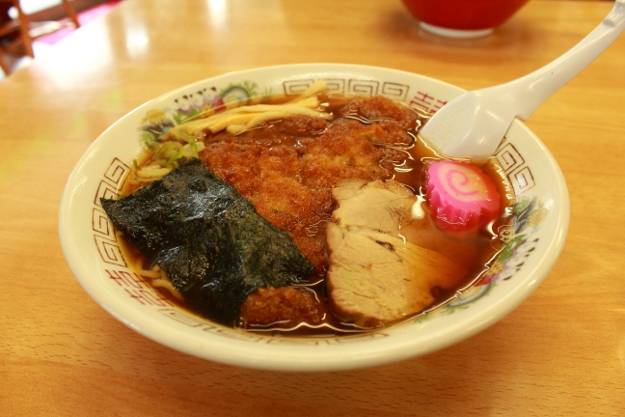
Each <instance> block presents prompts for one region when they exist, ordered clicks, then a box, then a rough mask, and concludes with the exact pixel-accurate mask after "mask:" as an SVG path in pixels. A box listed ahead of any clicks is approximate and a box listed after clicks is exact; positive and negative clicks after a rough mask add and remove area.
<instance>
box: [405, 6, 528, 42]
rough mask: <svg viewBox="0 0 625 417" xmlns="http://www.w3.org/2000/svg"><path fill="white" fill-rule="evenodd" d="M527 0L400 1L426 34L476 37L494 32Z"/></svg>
mask: <svg viewBox="0 0 625 417" xmlns="http://www.w3.org/2000/svg"><path fill="white" fill-rule="evenodd" d="M528 1H529V0H506V1H499V0H471V1H465V0H438V1H429V0H402V2H403V3H404V5H405V6H406V8H407V9H408V11H409V12H410V14H412V16H413V17H414V18H415V19H417V20H418V21H419V25H420V26H421V27H422V28H423V29H425V30H427V31H428V32H432V33H435V34H437V35H441V36H446V37H453V38H475V37H479V36H485V35H488V34H490V33H492V32H493V30H494V28H496V27H498V26H500V25H502V24H503V23H505V22H506V21H507V20H508V19H510V18H511V17H512V16H513V15H514V14H515V13H516V12H517V11H518V10H519V9H520V8H521V7H523V6H524V5H525V3H527V2H528Z"/></svg>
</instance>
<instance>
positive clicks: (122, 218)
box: [101, 158, 314, 326]
mask: <svg viewBox="0 0 625 417" xmlns="http://www.w3.org/2000/svg"><path fill="white" fill-rule="evenodd" d="M101 203H102V206H103V207H104V210H105V211H106V213H107V215H108V216H109V218H110V219H111V221H112V222H113V225H114V226H115V227H116V228H117V229H118V230H119V231H121V232H122V233H123V234H124V235H125V237H126V239H127V240H128V241H129V242H130V243H132V244H133V245H134V246H135V247H136V248H137V249H138V250H139V251H140V252H141V253H142V254H143V255H144V256H145V257H146V258H147V259H149V260H150V262H152V263H156V264H158V265H160V267H161V268H163V269H164V270H165V272H166V273H167V276H169V278H170V279H171V281H172V283H173V285H174V287H175V288H176V289H177V290H178V291H180V292H181V293H182V295H183V297H184V298H185V300H186V301H187V303H188V304H189V306H190V307H191V308H192V309H193V310H195V311H196V312H197V313H199V314H201V315H203V316H205V317H208V318H210V319H212V320H214V321H216V322H218V323H222V324H225V325H228V326H233V325H234V324H235V322H236V320H237V319H238V316H239V311H240V307H241V305H242V303H243V301H244V300H245V298H246V297H247V296H248V295H249V294H250V293H251V292H253V291H254V290H256V289H258V288H261V287H282V286H288V285H292V284H295V283H299V282H302V281H304V280H305V279H306V278H307V277H308V276H309V275H310V274H312V272H313V271H314V267H313V265H312V264H311V263H310V262H309V261H308V259H306V257H305V256H304V255H303V254H302V253H301V252H300V251H299V249H298V248H297V247H296V246H295V243H293V241H292V240H291V238H290V237H289V236H288V235H287V234H286V233H285V232H283V231H281V230H279V229H278V228H276V227H275V226H273V225H272V224H271V223H269V222H268V221H267V220H266V219H265V218H263V217H261V216H260V215H259V214H258V213H257V212H256V210H255V208H254V205H253V204H252V203H251V202H250V201H248V200H246V199H245V198H243V197H241V195H240V194H239V193H238V192H237V190H236V189H235V188H234V187H233V186H231V185H229V184H227V183H226V182H224V181H223V180H221V179H220V178H218V177H216V176H215V175H213V174H212V173H210V172H209V171H208V170H207V169H206V168H205V167H204V165H203V164H202V163H201V161H200V160H199V159H195V158H194V159H191V160H190V161H189V162H186V163H184V164H181V165H180V166H179V167H177V168H175V169H174V170H172V171H171V172H170V173H169V174H167V175H166V176H164V177H163V178H161V179H160V180H157V181H154V182H153V183H151V184H149V185H146V186H144V187H142V188H139V189H138V190H136V191H135V192H134V193H132V194H130V195H129V196H126V197H123V198H121V199H119V200H108V199H101Z"/></svg>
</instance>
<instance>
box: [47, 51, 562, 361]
mask: <svg viewBox="0 0 625 417" xmlns="http://www.w3.org/2000/svg"><path fill="white" fill-rule="evenodd" d="M278 70H287V72H293V73H318V72H324V71H335V72H337V71H338V72H346V73H363V74H376V73H380V72H381V73H383V74H395V75H398V76H403V77H416V78H415V79H423V80H427V81H428V82H431V83H435V84H439V85H444V86H445V87H446V88H450V89H452V90H454V94H460V93H461V92H463V91H465V90H463V89H461V88H459V87H457V86H453V85H451V84H448V83H446V82H444V81H441V80H437V79H434V78H431V77H428V76H423V75H420V74H416V73H410V72H407V71H401V70H396V69H390V68H384V67H374V66H365V65H355V64H336V63H311V64H290V65H276V66H268V67H259V68H252V69H247V70H241V71H234V72H228V73H224V74H221V75H218V76H215V77H209V78H206V79H203V80H199V81H196V82H194V83H190V84H187V85H185V86H182V87H179V88H176V89H174V90H171V91H169V92H166V93H164V94H161V95H159V96H158V97H156V98H153V99H151V100H148V101H146V102H145V103H143V104H142V105H140V106H138V107H136V108H135V109H133V110H131V111H129V112H128V113H126V114H125V115H124V116H123V117H121V118H120V119H118V120H117V121H116V122H115V123H113V124H112V125H111V126H109V127H108V128H107V129H106V130H105V131H104V132H103V133H102V134H101V135H100V136H99V137H98V138H97V139H96V140H95V141H94V142H93V143H92V144H91V145H90V146H89V147H88V149H87V150H86V151H85V152H84V153H83V155H82V156H81V157H80V159H79V160H78V162H77V163H76V165H75V167H74V168H73V170H72V172H71V174H70V176H69V178H68V180H67V183H66V186H65V189H64V191H63V195H62V197H61V204H60V207H59V216H58V232H59V237H60V241H61V247H62V250H63V253H64V255H65V257H66V260H67V262H68V264H69V266H70V269H71V271H72V273H73V274H74V276H75V277H76V279H77V280H78V282H79V283H80V285H81V286H82V287H83V288H84V289H85V291H86V292H87V293H88V294H89V296H91V297H92V298H93V299H94V300H95V301H96V302H97V303H98V304H99V305H100V306H102V307H103V308H104V309H105V310H106V311H107V312H108V313H109V314H111V315H112V316H113V317H115V318H116V319H117V320H119V321H120V322H122V323H123V324H124V325H126V326H128V327H130V328H131V329H133V330H135V331H137V332H138V333H140V334H142V335H143V336H145V337H147V338H149V339H151V340H154V341H156V342H158V343H160V344H162V345H165V346H168V347H170V348H173V349H175V350H178V351H181V352H184V353H187V354H191V355H194V356H197V357H201V358H204V359H209V360H212V361H216V362H221V363H225V364H229V365H238V366H244V367H248V368H256V369H268V370H279V371H330V370H347V369H355V368H363V367H370V366H377V365H382V364H386V363H391V362H396V361H398V360H403V359H407V358H409V357H414V356H418V355H423V354H426V353H430V352H433V351H436V350H439V349H442V348H444V347H447V346H450V345H452V344H455V343H457V342H459V341H462V340H465V339H467V338H468V337H470V336H472V335H474V334H476V333H478V332H480V331H482V330H484V329H485V328H487V327H489V326H491V325H492V324H494V323H495V322H497V321H499V320H500V319H502V318H503V317H505V316H506V315H507V314H509V313H510V312H511V311H512V310H514V309H515V308H516V307H517V306H518V305H519V304H521V302H523V301H524V300H525V299H526V298H527V297H528V296H529V295H530V294H531V293H532V292H534V291H535V290H536V288H537V287H538V286H539V285H540V284H541V283H542V282H543V281H544V279H545V278H546V276H547V275H548V274H549V272H550V271H551V268H552V267H553V265H554V264H555V263H556V261H557V259H558V257H559V255H560V253H561V252H562V249H563V247H564V242H565V239H566V234H567V231H568V225H569V220H570V203H569V196H568V190H567V187H566V182H565V180H564V176H563V174H562V172H561V170H560V168H559V166H558V164H557V162H556V161H555V159H554V158H553V155H552V154H551V152H549V150H548V149H547V147H546V146H545V145H544V144H543V143H542V141H541V140H540V139H539V138H538V137H537V136H536V135H535V134H534V133H533V132H532V131H531V130H529V128H527V127H526V126H525V125H524V124H523V123H521V122H520V121H518V120H516V121H515V122H514V123H513V127H514V128H515V129H519V130H520V131H521V132H522V133H523V134H527V135H529V137H531V138H532V139H533V140H534V141H535V143H536V145H538V147H539V148H540V149H541V150H542V152H543V154H544V156H545V158H546V160H547V161H548V162H549V166H548V170H549V171H551V172H553V173H554V174H555V176H554V178H553V179H554V180H555V181H556V190H557V193H556V194H555V195H554V198H558V199H559V204H560V206H561V210H560V212H559V216H558V217H557V220H556V224H555V226H554V229H555V230H556V231H557V233H555V234H554V235H553V236H552V238H551V240H550V241H549V243H548V246H547V247H546V249H545V252H546V253H547V254H548V256H546V257H545V258H544V259H543V260H542V262H540V263H538V264H536V265H535V266H533V267H532V269H531V270H529V271H527V273H525V274H524V276H525V277H526V278H525V279H524V280H523V281H522V282H517V283H516V286H515V291H510V292H508V293H506V294H504V295H503V296H502V297H500V298H499V299H498V300H497V301H496V302H492V304H490V305H489V307H488V309H487V311H486V312H487V313H496V314H474V315H469V316H467V317H466V318H465V319H464V320H459V321H458V322H457V323H454V324H452V325H451V326H449V327H445V329H443V330H435V331H433V332H430V333H431V335H430V336H429V337H428V338H427V339H426V340H425V341H426V342H427V343H423V342H421V344H418V345H415V343H414V337H411V336H412V335H411V334H408V332H406V329H405V328H404V329H399V330H394V329H393V327H391V332H393V334H394V335H395V336H397V337H395V340H396V343H394V344H393V345H392V346H388V344H385V343H380V340H372V341H371V342H367V346H366V348H363V346H362V345H364V343H361V344H359V346H358V347H359V349H357V350H354V349H352V347H353V346H354V344H353V343H337V344H334V345H328V346H327V347H321V348H320V347H319V346H317V345H315V348H310V346H309V345H306V344H304V345H297V348H294V345H293V344H291V343H290V342H288V341H287V342H286V343H284V344H281V343H277V344H260V343H259V344H253V343H237V339H236V338H224V337H221V338H218V337H212V338H207V339H206V341H205V342H204V343H199V342H198V340H197V337H195V336H192V337H189V335H187V334H184V332H182V331H178V332H173V333H175V334H172V331H171V329H167V328H164V326H163V325H162V323H161V322H158V321H156V320H154V319H153V318H151V317H144V316H141V315H139V316H137V314H136V313H137V311H136V310H137V309H136V308H135V307H134V306H130V305H129V303H127V302H125V300H123V299H122V298H121V297H117V298H116V297H112V296H111V294H110V293H109V292H108V291H107V290H106V288H103V286H102V285H101V284H100V283H99V282H98V281H97V280H94V279H90V268H91V265H90V264H89V263H88V259H87V258H85V257H84V256H82V254H81V250H82V249H83V248H82V247H80V246H79V245H77V243H76V242H75V241H73V232H72V230H71V219H70V216H68V213H70V212H71V210H72V209H73V206H74V205H75V204H76V201H77V199H79V198H80V193H81V189H82V187H83V185H84V183H85V182H86V181H88V180H89V178H88V176H84V175H83V174H84V172H83V171H84V170H85V169H86V166H87V165H88V164H89V163H90V162H91V159H92V158H93V157H94V152H97V149H98V147H99V146H103V144H104V142H105V140H106V138H107V135H108V134H109V133H110V132H111V130H112V129H114V128H115V127H116V126H118V125H120V124H121V123H122V122H123V121H124V120H127V119H128V118H130V117H131V115H133V114H136V113H137V112H140V111H142V110H143V109H146V108H147V107H149V106H150V105H153V103H156V102H159V101H162V100H164V99H166V98H168V97H172V96H175V95H176V94H179V93H180V92H182V91H188V90H189V89H190V88H193V87H194V86H198V85H204V84H206V83H207V82H209V81H211V80H215V79H221V78H228V77H243V76H246V75H248V74H255V73H259V71H269V72H271V71H278ZM511 129H512V128H511ZM81 175H82V176H81ZM165 327H166V326H165ZM224 329H226V328H224ZM231 330H232V329H226V330H225V331H231ZM402 330H403V331H402ZM172 336H175V337H172ZM277 339H280V342H284V341H285V338H277ZM417 340H418V339H417ZM304 359H305V360H304Z"/></svg>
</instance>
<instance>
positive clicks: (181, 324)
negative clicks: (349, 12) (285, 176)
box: [59, 64, 569, 371]
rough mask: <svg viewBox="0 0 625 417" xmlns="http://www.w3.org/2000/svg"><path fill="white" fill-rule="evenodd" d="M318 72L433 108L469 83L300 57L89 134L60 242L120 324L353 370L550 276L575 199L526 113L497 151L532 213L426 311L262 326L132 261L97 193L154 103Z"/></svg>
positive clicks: (283, 362) (444, 339) (128, 151)
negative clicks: (366, 320)
mask: <svg viewBox="0 0 625 417" xmlns="http://www.w3.org/2000/svg"><path fill="white" fill-rule="evenodd" d="M319 79H323V80H325V81H326V83H327V84H328V85H329V87H330V89H332V90H336V91H337V92H342V93H346V94H349V93H358V94H363V93H365V94H372V95H375V94H380V95H384V96H387V97H390V98H393V99H395V100H402V101H405V102H407V103H410V104H411V105H412V106H418V107H422V108H425V109H428V110H436V109H438V108H440V107H441V106H442V105H443V104H444V103H445V102H446V101H448V100H450V99H451V98H453V97H455V96H456V95H458V94H460V93H461V92H462V91H463V90H462V89H460V88H457V87H454V86H452V85H449V84H446V83H443V82H441V81H437V80H434V79H431V78H427V77H424V76H420V75H417V74H411V73H407V72H401V71H395V70H391V69H384V68H376V67H366V66H355V65H342V64H302V65H288V66H279V67H268V68H259V69H254V70H248V71H241V72H236V73H229V74H224V75H221V76H219V77H214V78H210V79H207V80H203V81H200V82H197V83H194V84H191V85H188V86H185V87H182V88H179V89H177V90H175V91H172V92H170V93H167V94H164V95H162V96H161V97H158V98H156V99H154V100H151V101H149V102H147V103H146V104H144V105H142V106H140V107H139V108H137V109H135V110H133V111H132V112H130V113H129V114H128V115H126V116H125V117H123V118H122V119H121V120H119V121H118V122H117V123H115V124H114V125H113V126H111V127H110V128H109V129H108V130H106V131H105V132H104V133H103V134H102V135H101V136H100V137H99V138H98V139H97V140H96V141H95V142H94V143H93V145H92V146H91V147H90V148H89V149H88V150H87V152H85V154H84V155H83V156H82V158H81V159H80V160H79V161H78V163H77V164H76V167H75V168H74V170H73V171H72V174H71V175H70V177H69V180H68V182H67V186H66V188H65V191H64V194H63V197H62V201H61V206H60V212H59V234H60V239H61V244H62V247H63V251H64V253H65V256H66V258H67V261H68V263H69V266H70V267H71V269H72V272H73V273H74V275H75V276H76V278H77V279H78V281H79V282H80V284H81V285H82V286H83V287H84V289H85V290H86V291H87V293H88V294H89V295H90V296H91V297H93V299H94V300H95V301H96V302H98V303H99V304H100V305H101V306H102V307H103V308H104V309H105V310H106V311H108V312H109V313H110V314H112V315H113V316H114V317H116V318H117V319H119V320H120V321H121V322H122V323H124V324H126V325H127V326H129V327H130V328H132V329H134V330H136V331H137V332H139V333H141V334H143V335H145V336H146V337H148V338H150V339H152V340H154V341H157V342H159V343H162V344H164V345H166V346H169V347H171V348H173V349H177V350H180V351H182V352H186V353H188V354H192V355H196V356H198V357H202V358H206V359H210V360H213V361H218V362H223V363H227V364H234V365H239V366H245V367H252V368H263V369H273V370H297V371H322V370H323V371H326V370H339V369H352V368H359V367H365V366H373V365H378V364H383V363H389V362H393V361H399V360H402V359H406V358H409V357H413V356H417V355H422V354H425V353H428V352H432V351H434V350H437V349H441V348H443V347H446V346H449V345H451V344H453V343H456V342H458V341H460V340H463V339H465V338H467V337H469V336H471V335H473V334H475V333H477V332H479V331H480V330H483V329H484V328H486V327H488V326H489V325H491V324H493V323H495V322H496V321H498V320H499V319H501V318H502V317H504V316H505V315H506V314H508V313H509V312H510V311H512V310H513V309H514V308H515V307H517V306H518V305H519V304H520V303H521V302H522V301H523V300H525V299H526V298H527V297H528V296H529V295H530V294H531V293H532V292H533V291H534V290H535V289H536V288H537V287H538V286H539V285H540V283H541V282H542V281H543V279H544V278H545V277H546V276H547V274H548V273H549V271H550V270H551V268H552V266H553V265H554V263H555V261H556V259H557V258H558V256H559V254H560V252H561V250H562V247H563V245H564V240H565V237H566V233H567V228H568V223H569V198H568V193H567V189H566V184H565V181H564V178H563V176H562V173H561V171H560V169H559V167H558V165H557V163H556V161H555V160H554V159H553V157H552V155H551V154H550V152H549V151H548V150H547V149H546V148H545V146H544V145H543V143H542V142H541V141H540V140H539V139H538V138H537V137H536V136H535V135H534V134H533V133H532V132H531V131H530V130H529V129H528V128H527V127H525V126H524V125H523V124H522V123H520V122H518V121H516V122H514V124H513V125H512V127H511V129H510V131H509V133H508V135H507V141H506V142H505V143H504V144H503V145H502V146H501V147H500V149H499V151H498V153H497V155H496V156H497V159H498V160H499V163H500V164H501V165H502V167H503V169H504V170H505V173H506V175H507V177H508V179H509V181H510V183H511V184H512V186H513V188H514V192H515V194H516V198H517V201H518V204H517V208H518V210H519V211H520V210H521V209H522V208H525V209H526V213H525V215H526V216H524V217H522V218H521V217H517V218H516V221H515V224H514V226H512V227H510V228H509V229H508V230H506V231H504V232H502V235H501V237H502V238H503V239H505V240H506V241H507V242H509V243H508V246H507V248H506V250H505V251H504V252H503V254H502V256H501V257H500V259H499V261H498V262H497V263H496V264H495V266H494V267H493V268H492V269H491V271H492V273H490V274H489V275H487V276H485V277H484V279H483V280H482V281H481V282H480V283H479V285H475V286H473V287H472V288H471V289H469V290H468V291H466V292H465V293H464V294H463V296H462V297H460V298H459V299H457V300H455V301H454V302H452V303H450V304H448V305H446V306H445V307H443V308H441V309H439V310H437V311H435V312H434V313H432V314H429V315H428V316H426V317H425V318H420V319H414V320H410V321H407V322H405V323H402V324H400V325H396V326H394V327H391V328H388V329H385V330H381V331H377V332H374V333H369V334H361V335H358V336H342V337H336V338H314V339H312V338H309V339H296V338H289V337H271V336H262V335H260V336H259V335H258V334H251V333H245V332H242V331H237V330H234V329H230V328H226V327H223V326H220V325H216V324H214V323H211V322H210V321H207V320H205V319H202V318H199V317H197V316H195V315H192V314H190V313H188V312H186V311H185V310H182V309H180V308H177V307H175V306H173V305H171V303H169V302H168V301H167V300H165V299H163V298H162V297H160V296H158V295H157V293H156V292H155V291H154V290H152V288H151V287H149V286H148V285H147V284H146V283H144V282H143V281H142V280H141V279H140V278H139V277H138V276H137V275H136V274H135V273H134V272H133V270H132V269H131V268H129V267H128V264H127V262H126V260H125V259H124V256H123V254H122V252H121V251H120V246H119V242H118V241H117V240H116V238H115V235H114V233H113V228H112V226H111V224H110V223H109V221H108V219H107V217H106V215H105V213H104V211H103V210H102V207H101V206H100V203H99V198H100V197H109V198H110V197H111V196H114V195H116V190H117V189H118V187H119V185H120V184H121V183H122V182H123V181H124V179H125V177H126V174H127V173H128V171H129V165H130V163H131V161H132V159H133V158H134V157H135V156H136V155H137V154H138V152H139V150H140V144H139V135H140V130H139V129H138V128H139V127H140V126H141V124H142V123H144V122H145V118H146V114H148V111H149V110H155V109H160V110H163V111H164V112H165V114H166V115H167V116H168V117H171V118H173V117H178V116H180V115H183V114H185V112H187V111H192V110H193V104H194V103H195V101H198V102H201V101H202V100H210V99H219V98H221V99H223V100H224V101H228V100H234V99H238V100H245V99H246V98H248V97H249V96H253V95H259V94H267V93H273V94H277V93H285V94H297V93H298V92H301V91H302V90H304V89H305V88H306V87H307V86H309V85H310V84H311V83H313V82H314V81H316V80H319ZM201 92H203V93H204V95H203V97H202V94H201ZM211 92H213V93H211ZM215 93H218V95H219V97H215ZM196 104H199V103H196ZM156 113H159V114H160V112H156ZM452 312H453V314H450V313H452Z"/></svg>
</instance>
